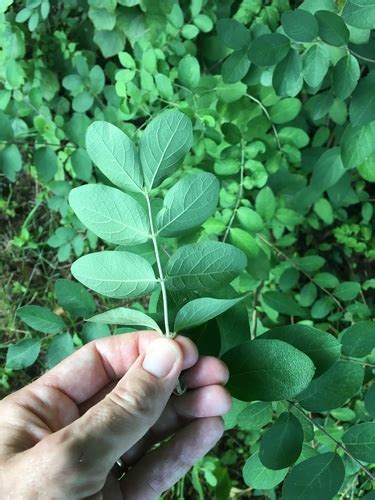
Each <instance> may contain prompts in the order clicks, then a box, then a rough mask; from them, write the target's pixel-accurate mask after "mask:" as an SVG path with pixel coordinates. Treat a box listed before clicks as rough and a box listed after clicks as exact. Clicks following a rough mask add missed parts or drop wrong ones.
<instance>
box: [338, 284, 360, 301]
mask: <svg viewBox="0 0 375 500" xmlns="http://www.w3.org/2000/svg"><path fill="white" fill-rule="evenodd" d="M360 291H361V284H360V283H357V282H356V281H343V282H342V283H339V284H338V285H337V287H336V289H335V292H334V294H335V295H336V297H337V298H338V299H340V300H345V301H347V300H353V299H355V298H356V297H357V295H358V294H359V292H360Z"/></svg>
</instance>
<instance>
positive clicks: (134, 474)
mask: <svg viewBox="0 0 375 500" xmlns="http://www.w3.org/2000/svg"><path fill="white" fill-rule="evenodd" d="M222 434H223V422H222V420H221V419H220V418H207V419H201V420H195V421H194V422H192V423H191V424H189V425H188V426H187V427H185V428H184V429H182V430H181V431H179V432H178V433H177V434H176V435H175V436H173V437H172V438H171V439H170V441H168V442H167V443H164V444H163V445H161V446H160V447H159V448H157V449H156V450H154V451H152V452H151V453H149V454H148V455H146V456H145V457H144V458H143V459H142V460H140V461H139V462H138V464H137V465H135V466H134V468H133V469H132V470H131V471H130V472H129V473H128V474H126V476H125V477H124V479H123V480H122V481H121V489H122V491H123V494H124V498H131V499H132V500H155V499H157V498H158V497H159V496H160V495H161V494H162V493H163V492H164V491H166V490H168V489H169V488H171V487H172V486H173V485H174V484H175V483H176V482H177V481H178V480H179V479H180V478H181V477H183V476H184V475H185V474H186V473H187V472H188V470H189V469H190V468H191V467H192V466H193V465H194V464H195V463H196V462H197V461H198V460H199V459H200V458H201V457H203V456H204V455H205V454H206V453H207V452H208V451H209V450H210V449H211V448H212V447H213V446H214V445H215V444H216V442H217V441H218V440H219V439H220V437H221V436H222Z"/></svg>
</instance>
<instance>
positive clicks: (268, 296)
mask: <svg viewBox="0 0 375 500" xmlns="http://www.w3.org/2000/svg"><path fill="white" fill-rule="evenodd" d="M263 300H264V302H265V304H267V306H268V307H270V308H271V309H273V310H274V311H277V312H279V313H281V314H287V315H288V316H300V317H302V318H304V317H305V316H306V311H305V309H303V308H302V307H301V306H300V305H299V304H298V303H297V302H296V301H295V300H294V298H293V297H291V296H290V295H286V294H285V293H283V292H266V293H264V294H263Z"/></svg>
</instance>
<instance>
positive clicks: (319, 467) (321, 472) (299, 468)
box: [282, 452, 345, 500]
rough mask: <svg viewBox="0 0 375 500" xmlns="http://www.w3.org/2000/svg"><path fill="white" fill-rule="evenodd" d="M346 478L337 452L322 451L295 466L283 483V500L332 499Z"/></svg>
mask: <svg viewBox="0 0 375 500" xmlns="http://www.w3.org/2000/svg"><path fill="white" fill-rule="evenodd" d="M344 479H345V467H344V463H343V461H342V459H341V458H340V457H339V456H338V455H336V453H331V452H329V453H322V454H321V455H317V456H316V457H312V458H309V459H307V460H305V461H304V462H302V463H300V464H298V465H296V466H295V467H293V469H292V471H291V473H290V474H289V475H288V477H287V478H286V480H285V482H284V485H283V492H282V495H283V500H316V499H317V498H319V500H332V498H334V496H335V495H336V493H337V492H338V491H339V489H340V488H341V485H342V483H343V482H344Z"/></svg>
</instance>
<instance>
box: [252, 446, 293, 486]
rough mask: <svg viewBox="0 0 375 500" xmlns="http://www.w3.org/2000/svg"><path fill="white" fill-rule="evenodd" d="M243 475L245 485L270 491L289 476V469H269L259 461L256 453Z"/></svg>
mask: <svg viewBox="0 0 375 500" xmlns="http://www.w3.org/2000/svg"><path fill="white" fill-rule="evenodd" d="M242 474H243V478H244V480H245V483H246V484H247V485H248V486H250V487H251V488H255V489H258V490H270V489H272V488H274V487H275V486H277V485H278V484H280V483H281V481H282V480H283V479H284V477H285V476H286V475H287V474H288V469H283V470H270V469H267V467H265V466H264V465H263V464H262V462H261V461H260V460H259V454H258V453H254V454H253V455H251V457H250V458H249V459H248V460H247V462H246V463H245V466H244V468H243V471H242Z"/></svg>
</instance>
